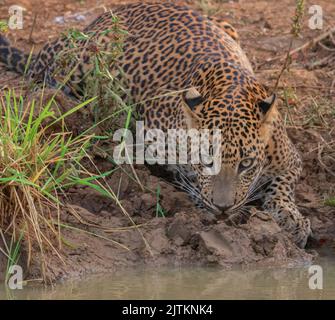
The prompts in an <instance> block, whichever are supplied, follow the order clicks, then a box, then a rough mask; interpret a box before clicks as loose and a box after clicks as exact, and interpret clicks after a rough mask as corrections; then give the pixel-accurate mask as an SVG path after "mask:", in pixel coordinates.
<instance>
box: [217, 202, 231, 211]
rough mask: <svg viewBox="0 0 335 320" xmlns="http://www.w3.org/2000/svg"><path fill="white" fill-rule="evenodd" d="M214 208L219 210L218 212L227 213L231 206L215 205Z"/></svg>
mask: <svg viewBox="0 0 335 320" xmlns="http://www.w3.org/2000/svg"><path fill="white" fill-rule="evenodd" d="M214 204H215V203H214ZM215 206H216V207H217V208H218V209H219V210H220V211H223V212H224V211H227V210H229V209H230V208H231V207H232V206H233V204H226V203H225V204H215Z"/></svg>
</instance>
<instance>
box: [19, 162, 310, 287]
mask: <svg viewBox="0 0 335 320" xmlns="http://www.w3.org/2000/svg"><path fill="white" fill-rule="evenodd" d="M137 173H138V176H139V178H140V180H141V181H142V183H143V184H144V185H145V186H146V188H147V191H146V192H143V191H140V190H139V189H140V187H139V185H138V183H137V182H134V181H132V180H131V179H130V178H129V177H128V176H127V175H126V174H124V173H123V174H122V173H115V174H114V175H113V176H112V177H111V178H110V179H109V181H108V183H109V184H110V185H111V186H113V185H115V182H117V181H121V184H119V185H118V188H117V190H119V193H118V194H119V199H120V205H121V207H123V208H124V209H125V211H126V212H127V213H128V214H129V217H128V216H126V215H125V213H123V212H122V210H121V209H120V205H117V204H115V202H114V201H112V200H110V199H108V198H105V197H102V196H101V195H99V194H98V193H96V192H95V191H92V190H90V189H86V188H80V189H77V188H73V189H71V190H70V191H69V192H68V194H67V201H68V204H67V208H66V210H64V212H63V213H62V217H61V219H62V221H63V223H64V224H66V225H68V226H71V227H72V228H73V227H74V228H78V229H76V230H73V229H68V228H64V229H62V236H63V238H64V239H66V245H65V244H63V247H62V251H61V252H62V254H63V256H64V263H61V261H60V260H59V258H58V257H57V256H55V255H52V254H50V255H49V256H48V264H49V266H50V269H49V274H48V275H49V277H50V278H52V279H53V280H63V279H67V278H77V277H82V276H84V275H87V274H91V273H104V272H112V271H114V270H117V269H120V268H122V269H124V268H127V267H135V266H140V265H146V266H150V267H162V266H192V265H194V266H221V267H222V268H225V269H230V268H232V267H236V266H239V267H279V266H281V267H283V266H284V267H290V266H296V265H301V264H308V263H311V261H312V259H313V257H315V254H314V253H313V252H310V253H308V252H306V251H305V250H302V249H299V248H298V247H296V246H295V245H294V244H293V243H292V242H291V240H290V239H289V238H288V236H287V235H286V234H285V233H283V232H282V231H281V230H280V228H279V227H278V226H277V225H276V223H275V222H274V221H273V220H272V218H271V217H270V216H269V215H268V214H266V213H265V212H259V211H257V210H256V209H255V210H252V212H251V214H250V217H248V218H247V219H246V220H247V221H245V222H244V223H242V224H239V225H237V226H232V225H228V224H227V223H226V222H225V221H223V220H222V219H220V218H218V217H216V216H214V215H213V214H211V213H209V212H207V211H202V210H199V209H197V208H195V207H194V206H193V204H192V202H191V201H190V200H189V199H188V197H187V195H186V194H184V193H183V192H180V191H178V190H176V189H175V188H174V187H173V186H171V185H169V184H168V183H167V182H165V181H163V180H161V179H159V178H157V177H155V176H152V175H150V173H149V172H148V170H147V169H145V168H139V169H138V170H137ZM158 186H159V187H160V189H161V194H162V197H161V198H160V200H159V204H160V206H161V208H163V209H164V212H165V216H164V217H157V195H156V194H155V193H154V192H151V191H149V189H150V190H156V189H157V187H158ZM74 212H75V213H76V215H74ZM79 216H80V221H79V220H78V217H79ZM131 220H132V221H133V222H132V221H131ZM134 225H136V227H134ZM79 230H81V231H79ZM93 234H95V235H93ZM36 261H38V260H37V259H36V260H35V264H34V265H32V267H31V268H30V270H29V272H28V273H27V274H26V276H27V277H28V278H39V277H40V276H41V275H40V265H39V264H38V263H36Z"/></svg>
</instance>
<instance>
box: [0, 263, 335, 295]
mask: <svg viewBox="0 0 335 320" xmlns="http://www.w3.org/2000/svg"><path fill="white" fill-rule="evenodd" d="M316 264H318V265H320V266H322V268H323V289H322V290H317V289H316V290H311V289H310V288H309V277H310V275H309V274H308V266H303V267H299V268H288V269H277V270H269V269H267V270H259V269H258V270H247V271H246V270H243V271H242V270H231V271H224V270H222V269H221V270H219V269H216V268H181V269H178V268H168V269H167V268H165V269H157V270H153V269H138V270H132V271H123V272H117V273H115V274H113V275H107V276H95V277H89V278H87V279H85V280H81V281H72V282H66V283H63V284H59V285H57V286H56V287H55V288H53V289H44V288H39V287H34V286H28V287H25V288H24V289H23V290H15V291H11V292H10V293H7V294H6V292H5V290H4V287H0V299H6V298H14V299H335V259H334V258H329V257H325V258H320V259H319V260H318V261H317V262H316Z"/></svg>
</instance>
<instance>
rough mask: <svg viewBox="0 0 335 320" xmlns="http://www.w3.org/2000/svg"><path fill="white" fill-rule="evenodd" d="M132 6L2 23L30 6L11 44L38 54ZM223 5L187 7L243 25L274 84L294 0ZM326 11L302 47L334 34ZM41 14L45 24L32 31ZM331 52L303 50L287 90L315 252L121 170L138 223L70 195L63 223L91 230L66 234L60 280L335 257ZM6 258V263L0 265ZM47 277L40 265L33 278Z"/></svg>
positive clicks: (2, 9) (260, 70)
mask: <svg viewBox="0 0 335 320" xmlns="http://www.w3.org/2000/svg"><path fill="white" fill-rule="evenodd" d="M128 2H130V1H97V0H82V1H79V0H67V1H64V0H48V1H45V2H44V4H43V5H41V2H40V1H37V0H31V1H29V0H13V1H12V0H11V1H7V0H0V19H6V18H7V17H8V7H9V6H10V5H12V4H19V5H21V6H23V7H24V8H26V12H25V14H24V29H23V30H19V31H15V32H14V31H11V32H10V38H11V40H12V41H13V42H14V43H15V44H16V45H17V46H18V47H20V48H23V49H25V50H30V48H31V46H32V45H34V48H35V49H34V50H38V49H39V48H40V47H41V46H42V45H43V44H44V43H45V41H47V40H48V39H53V38H55V37H57V35H59V34H60V32H61V31H63V30H66V29H68V28H69V27H80V26H85V25H87V24H88V23H89V22H90V21H92V20H93V19H94V18H95V17H96V16H97V15H98V14H99V13H100V12H102V11H103V7H104V6H105V7H106V8H112V7H113V5H114V4H116V3H117V4H120V3H128ZM218 2H219V3H216V2H215V1H214V0H213V1H205V0H202V1H186V3H187V4H188V5H190V6H192V7H195V8H197V9H199V10H202V11H203V12H204V14H208V15H215V18H217V19H218V20H227V21H229V22H230V23H231V24H232V25H233V26H235V27H236V28H237V30H238V32H239V35H240V38H241V45H242V48H243V49H244V50H245V51H246V53H247V55H248V57H249V59H250V61H251V62H252V64H253V66H254V70H255V72H256V74H257V77H258V78H259V79H260V80H261V81H262V82H263V83H265V84H267V85H268V86H269V87H273V86H274V83H275V81H276V78H277V76H278V74H279V72H280V71H281V67H282V65H283V60H285V55H286V52H287V49H288V46H289V43H290V39H291V34H290V28H291V27H290V26H291V20H290V19H291V18H290V17H292V16H293V13H294V5H295V1H293V0H281V1H275V0H267V1H260V0H240V1H218ZM312 4H314V2H312V1H306V8H307V9H308V8H309V6H310V5H312ZM318 4H319V5H321V7H322V8H323V13H324V25H323V30H311V29H310V28H309V27H308V23H307V22H308V19H309V17H310V16H309V15H308V12H307V11H306V13H305V14H306V15H305V19H304V24H303V28H302V32H301V37H300V38H298V39H296V40H294V42H293V48H297V47H299V46H302V45H303V44H305V43H307V42H308V41H309V40H311V39H313V38H315V37H318V36H319V35H320V34H322V33H323V32H325V30H326V29H327V28H328V27H330V26H333V27H334V25H335V2H332V1H328V0H319V1H318ZM35 17H36V24H35V26H34V28H33V31H32V32H31V30H32V25H33V21H34V18H35ZM30 34H31V35H30ZM334 47H335V44H334ZM334 47H333V48H334ZM330 53H331V51H329V50H327V49H326V48H324V47H323V46H322V45H318V44H316V45H313V46H310V47H308V48H306V49H305V50H301V51H299V52H298V53H297V54H296V55H294V60H293V63H292V65H291V67H290V70H289V71H285V72H284V74H283V76H282V78H281V82H280V84H279V89H278V93H279V96H280V97H281V98H282V99H281V100H282V102H281V112H282V115H283V118H284V121H285V122H286V125H287V130H288V133H289V135H290V137H291V138H292V140H293V141H294V143H295V144H296V145H297V147H298V149H299V151H300V152H301V154H302V156H303V160H304V170H303V174H302V177H301V180H300V182H299V184H298V187H297V190H296V192H297V202H298V205H299V208H300V210H301V212H302V213H303V214H304V215H306V216H308V217H309V218H310V219H311V222H312V229H313V240H311V241H310V242H309V243H308V248H307V250H301V249H298V248H297V247H296V246H295V245H294V244H292V242H291V241H290V240H289V239H288V237H287V236H286V235H285V234H284V233H283V232H282V231H281V230H280V229H279V228H278V226H277V225H276V224H275V223H274V222H273V221H272V220H271V218H270V217H269V216H268V215H267V214H265V213H261V212H258V211H257V210H254V211H252V212H251V217H250V218H249V219H248V221H245V222H244V223H242V224H240V225H238V226H232V225H229V224H227V223H226V222H225V221H224V220H222V219H220V218H218V217H216V216H214V215H212V214H210V213H208V212H204V211H202V210H200V209H197V208H195V207H194V206H193V204H192V202H191V201H190V200H189V199H188V197H187V195H186V194H185V193H183V192H181V191H179V190H177V189H175V188H174V187H173V186H172V185H171V184H169V183H168V182H166V181H164V180H162V179H160V178H158V177H156V176H154V175H152V174H150V172H149V171H148V169H147V168H145V167H141V166H140V167H137V168H136V170H137V175H138V177H139V179H140V181H141V182H142V184H143V185H144V186H145V187H146V188H145V191H143V190H141V188H140V186H139V184H138V183H136V182H134V181H133V180H132V179H130V178H129V177H128V175H127V174H125V173H124V172H121V170H118V171H117V172H116V173H115V174H114V175H113V176H112V177H110V178H108V180H107V182H108V184H109V185H110V186H111V187H112V188H113V190H114V191H115V193H117V194H118V197H119V199H120V203H121V205H122V207H123V208H124V209H125V211H126V212H127V213H128V214H129V216H127V215H125V213H124V212H122V211H121V210H120V206H119V205H117V204H115V203H114V202H113V201H112V200H110V199H108V198H105V197H102V196H101V195H99V194H97V193H95V192H93V191H91V190H88V189H85V188H73V189H71V190H69V192H68V194H67V197H66V199H64V201H65V202H66V203H67V204H68V206H67V210H65V211H64V212H63V213H62V219H63V220H64V222H66V223H68V224H70V225H72V226H76V227H78V228H80V229H82V230H85V231H82V232H78V231H73V230H69V229H64V230H63V237H64V238H65V239H66V243H67V244H68V245H67V246H64V247H63V249H62V251H63V254H64V264H63V263H60V262H59V259H58V257H56V256H53V255H50V257H49V259H50V265H51V266H52V268H51V269H50V276H51V277H52V278H53V279H64V278H68V277H72V278H73V277H77V276H78V277H80V276H83V275H85V274H87V273H98V272H109V271H112V270H115V269H116V268H125V267H133V266H135V265H139V264H146V265H150V266H162V265H190V264H194V265H220V266H222V267H225V268H231V267H233V266H236V265H239V266H242V267H249V266H255V265H256V266H265V267H273V266H293V265H297V264H302V263H308V262H310V261H312V259H313V258H315V257H316V255H317V253H316V251H320V250H319V249H320V248H322V247H327V248H331V250H332V252H334V254H335V251H334V250H335V248H334V244H335V243H334V235H335V207H331V206H327V205H325V201H326V200H327V199H329V198H330V197H334V196H335V159H334V158H335V152H334V146H335V131H334V127H335V105H334V104H335V86H334V84H335V81H334V80H335V67H334V66H335V60H332V61H333V62H332V63H329V62H328V61H329V60H327V59H326V58H327V57H328V56H329V55H330ZM332 54H334V53H333V52H332ZM322 59H323V60H322ZM330 61H331V60H330ZM0 75H1V77H0V88H5V87H12V86H16V85H17V84H18V82H19V80H20V78H18V77H17V76H16V75H15V74H13V73H11V72H8V71H6V70H5V69H4V68H2V67H1V66H0ZM76 126H77V127H78V124H76ZM95 161H96V164H97V165H98V167H99V169H100V170H106V169H108V168H110V167H111V163H109V162H108V161H107V160H106V159H103V158H101V157H99V156H96V158H95ZM126 170H127V169H125V171H126ZM158 186H160V194H161V196H160V200H159V204H160V205H161V207H162V208H164V210H165V217H157V216H156V215H157V194H156V191H157V188H158ZM73 210H75V211H76V212H78V213H79V214H80V216H81V217H82V219H84V220H85V221H86V224H85V225H83V224H82V223H80V222H79V221H78V220H77V219H76V218H74V216H73V214H71V212H72V211H73ZM135 225H137V227H135ZM98 226H100V227H98ZM101 226H103V228H101ZM88 232H92V233H93V232H94V233H95V234H97V235H98V236H92V235H91V234H88ZM102 237H104V239H103V238H102ZM24 258H25V257H24V255H23V257H22V259H23V260H24ZM1 259H3V257H1V256H0V267H1ZM0 269H1V268H0ZM0 273H1V272H0ZM39 275H40V271H39V266H38V264H36V265H33V266H32V267H31V268H30V270H29V273H28V274H27V277H28V278H36V277H39Z"/></svg>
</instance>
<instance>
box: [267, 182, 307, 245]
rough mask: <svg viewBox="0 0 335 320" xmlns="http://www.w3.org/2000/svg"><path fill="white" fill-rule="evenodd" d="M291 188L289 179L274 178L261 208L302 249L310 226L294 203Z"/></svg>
mask: <svg viewBox="0 0 335 320" xmlns="http://www.w3.org/2000/svg"><path fill="white" fill-rule="evenodd" d="M293 188H294V186H293V185H292V182H291V179H290V177H288V176H285V175H282V176H277V177H274V178H273V179H272V182H271V183H270V185H269V186H268V187H267V189H266V192H265V199H264V203H263V208H264V210H266V211H268V212H270V213H271V214H272V216H273V218H274V220H275V221H276V222H277V224H278V225H279V226H280V227H281V228H282V229H284V230H285V231H287V232H288V234H289V235H290V237H291V238H292V240H293V241H294V242H295V243H296V244H297V245H298V246H299V247H301V248H304V247H305V246H306V242H307V239H308V237H309V235H310V234H311V225H310V221H309V219H308V218H306V217H304V216H302V215H301V213H300V212H299V210H298V208H297V205H296V204H295V202H294V197H293Z"/></svg>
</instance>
